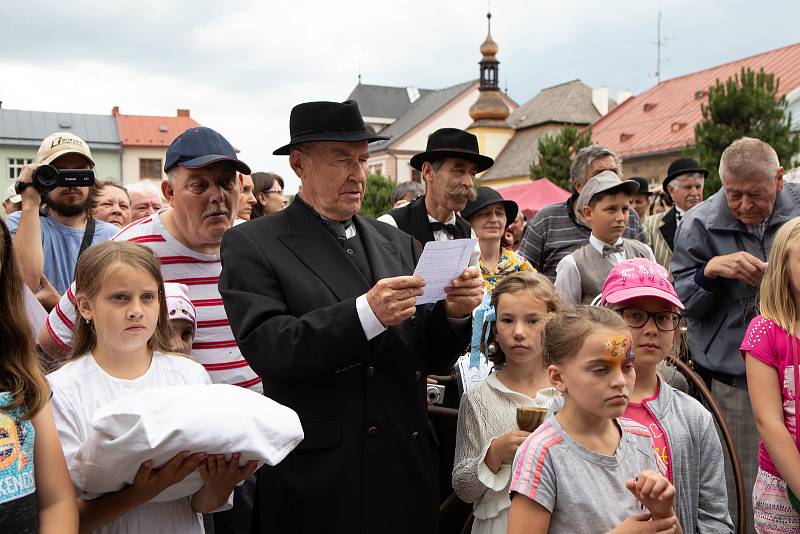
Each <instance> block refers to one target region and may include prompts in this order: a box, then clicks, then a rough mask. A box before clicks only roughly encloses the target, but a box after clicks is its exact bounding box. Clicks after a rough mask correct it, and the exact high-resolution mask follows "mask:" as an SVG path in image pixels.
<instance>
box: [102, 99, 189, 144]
mask: <svg viewBox="0 0 800 534" xmlns="http://www.w3.org/2000/svg"><path fill="white" fill-rule="evenodd" d="M111 114H112V115H114V116H115V117H116V119H117V130H118V131H119V140H120V142H121V143H122V146H152V147H168V146H169V144H170V143H171V142H172V141H174V140H175V138H176V137H178V136H179V135H180V134H182V133H183V132H185V131H186V130H188V129H189V128H194V127H196V126H200V124H198V123H197V121H195V120H194V119H193V118H191V117H190V116H189V110H188V109H179V110H178V114H177V116H175V117H154V116H150V115H122V114H120V112H119V108H118V107H116V106H115V107H114V109H112V110H111Z"/></svg>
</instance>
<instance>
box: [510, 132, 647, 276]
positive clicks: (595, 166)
mask: <svg viewBox="0 0 800 534" xmlns="http://www.w3.org/2000/svg"><path fill="white" fill-rule="evenodd" d="M621 167H622V165H621V162H620V160H619V158H617V156H616V154H614V153H613V152H611V151H610V150H609V149H607V148H605V147H603V146H600V145H591V146H588V147H585V148H582V149H581V150H580V151H579V152H578V154H577V156H575V161H573V162H572V167H571V168H570V171H569V179H570V182H571V184H572V196H571V197H570V198H568V199H567V201H566V202H563V203H560V204H551V205H549V206H545V207H544V208H542V209H541V210H540V211H539V212H538V213H537V214H536V216H534V218H533V219H532V220H531V221H530V222H529V223H528V225H527V227H526V228H525V235H524V236H523V237H522V241H521V242H520V245H519V253H520V254H522V255H523V256H525V258H526V259H527V260H528V261H529V262H531V264H532V265H533V266H534V268H535V269H536V270H537V271H539V272H541V273H543V274H545V275H547V276H548V277H549V278H550V280H555V279H556V266H557V265H558V262H560V261H561V260H562V259H563V258H564V257H565V256H567V255H569V254H570V253H571V252H572V251H574V250H576V249H577V248H579V247H581V246H583V245H585V244H586V243H588V242H589V236H590V235H591V234H592V230H591V228H589V227H588V226H586V224H584V222H583V220H582V219H581V217H580V216H579V215H578V214H577V213H576V211H575V200H576V199H577V198H578V194H579V193H580V192H581V190H582V189H583V186H584V185H585V184H586V182H588V181H589V179H590V178H592V177H593V176H595V175H597V174H600V173H601V172H603V171H613V172H615V173H616V174H617V175H619V176H622V168H621ZM622 237H624V238H627V239H638V240H639V241H641V242H642V243H647V239H646V238H645V234H644V228H643V227H642V223H641V222H640V221H639V217H638V215H636V213H635V212H632V213H631V215H630V220H629V221H628V227H627V228H626V229H625V233H623V234H622Z"/></svg>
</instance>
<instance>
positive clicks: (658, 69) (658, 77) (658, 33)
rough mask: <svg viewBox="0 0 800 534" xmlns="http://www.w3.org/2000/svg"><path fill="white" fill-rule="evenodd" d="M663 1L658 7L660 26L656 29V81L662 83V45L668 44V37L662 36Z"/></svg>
mask: <svg viewBox="0 0 800 534" xmlns="http://www.w3.org/2000/svg"><path fill="white" fill-rule="evenodd" d="M660 4H661V3H660V2H659V8H658V28H657V31H656V42H655V43H654V44H655V45H656V83H657V84H659V85H660V84H661V47H662V46H667V41H668V40H669V39H668V38H667V37H664V38H663V39H662V38H661V5H660Z"/></svg>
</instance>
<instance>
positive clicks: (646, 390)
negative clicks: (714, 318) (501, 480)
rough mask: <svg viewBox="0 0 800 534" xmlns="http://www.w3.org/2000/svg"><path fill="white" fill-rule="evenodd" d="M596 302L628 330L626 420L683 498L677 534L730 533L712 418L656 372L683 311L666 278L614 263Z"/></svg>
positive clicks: (652, 269)
mask: <svg viewBox="0 0 800 534" xmlns="http://www.w3.org/2000/svg"><path fill="white" fill-rule="evenodd" d="M602 302H603V303H604V304H606V305H608V306H610V307H612V309H614V310H615V311H616V312H617V313H618V314H619V315H620V316H621V317H622V320H623V321H625V324H627V325H628V328H629V330H630V336H631V340H632V343H633V347H632V350H633V353H634V354H635V355H636V359H635V360H634V367H635V368H636V385H635V387H634V388H633V391H632V392H631V396H630V402H629V403H628V406H627V407H626V409H625V417H627V418H629V419H632V420H634V421H636V422H637V423H639V424H641V425H642V426H644V427H645V428H647V429H649V430H650V433H651V434H652V436H653V441H654V444H655V447H656V453H657V454H658V456H659V458H660V459H661V461H662V462H664V464H665V466H666V468H667V478H668V479H669V481H670V482H671V483H672V484H673V485H674V486H675V489H676V491H677V493H678V495H681V499H680V500H679V502H678V504H677V507H676V510H675V512H676V515H677V516H678V520H679V521H680V524H681V525H682V526H683V530H684V531H685V532H733V523H732V522H731V518H730V514H729V512H728V495H727V491H726V487H725V468H724V462H723V457H722V446H721V444H720V441H719V436H718V435H717V432H716V429H715V427H714V422H713V419H712V417H711V414H710V413H709V412H708V410H706V409H705V408H704V407H703V406H702V405H701V404H700V403H699V402H698V401H697V400H695V399H694V398H692V397H691V396H689V395H687V394H686V393H683V392H681V391H678V390H676V389H674V388H673V387H671V386H670V385H669V384H668V383H667V382H666V381H665V380H663V379H662V378H661V377H660V376H659V374H658V373H657V372H656V368H657V366H658V365H659V364H660V363H661V362H662V361H663V360H664V359H665V358H666V357H667V355H668V354H669V353H670V351H672V350H673V347H675V346H676V345H677V344H676V343H675V333H676V332H678V327H679V326H680V322H681V314H680V311H681V310H683V304H682V303H681V301H680V300H679V299H678V295H677V294H676V293H675V289H674V288H673V287H672V284H671V283H670V280H669V273H667V271H666V269H664V267H662V266H661V265H659V264H657V263H655V262H652V261H649V260H646V259H641V258H637V259H632V260H628V261H623V262H620V263H618V264H617V265H616V266H614V268H613V269H611V273H609V275H608V278H607V279H606V281H605V283H604V285H603V292H602ZM678 335H680V334H678Z"/></svg>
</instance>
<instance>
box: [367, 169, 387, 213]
mask: <svg viewBox="0 0 800 534" xmlns="http://www.w3.org/2000/svg"><path fill="white" fill-rule="evenodd" d="M393 191H394V184H393V183H392V182H391V181H390V180H388V179H387V178H386V177H385V176H383V175H382V174H380V173H378V174H370V175H369V176H367V184H366V190H365V191H364V200H363V201H362V202H361V215H363V216H364V217H369V218H371V219H375V218H376V217H380V216H381V215H383V214H384V213H386V212H388V211H389V210H391V209H392V192H393Z"/></svg>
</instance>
